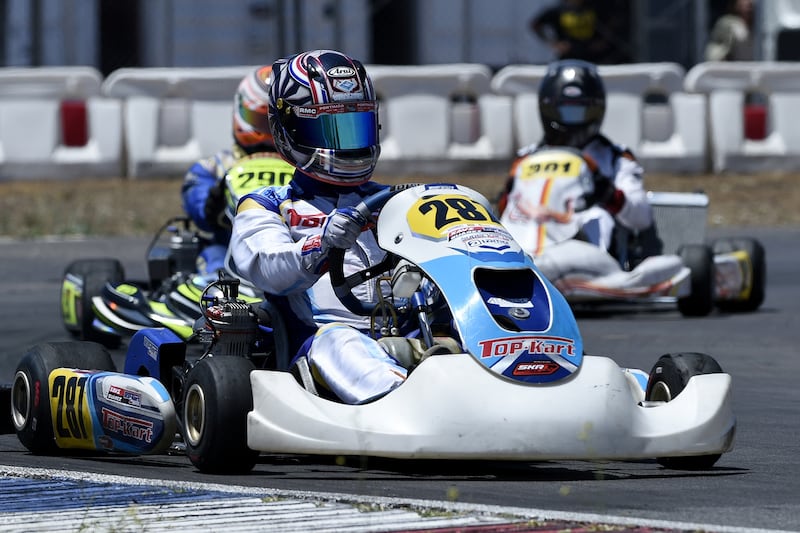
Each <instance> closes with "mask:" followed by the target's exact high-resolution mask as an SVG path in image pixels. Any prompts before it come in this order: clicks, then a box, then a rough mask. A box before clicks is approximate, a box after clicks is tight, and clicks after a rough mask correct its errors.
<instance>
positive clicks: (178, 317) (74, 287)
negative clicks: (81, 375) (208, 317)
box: [61, 156, 292, 348]
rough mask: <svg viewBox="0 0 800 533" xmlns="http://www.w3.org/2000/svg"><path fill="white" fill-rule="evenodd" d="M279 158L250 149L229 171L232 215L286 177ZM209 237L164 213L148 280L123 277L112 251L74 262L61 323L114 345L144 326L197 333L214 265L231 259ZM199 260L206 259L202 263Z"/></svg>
mask: <svg viewBox="0 0 800 533" xmlns="http://www.w3.org/2000/svg"><path fill="white" fill-rule="evenodd" d="M275 161H276V159H275V158H254V157H252V156H251V157H248V158H245V159H242V160H240V161H238V162H237V163H236V164H235V165H234V166H233V167H232V168H231V169H230V170H229V171H228V172H227V174H226V175H225V178H224V180H223V183H222V185H223V193H224V197H225V203H226V208H225V216H226V217H227V218H228V219H230V220H232V218H233V214H234V212H235V209H236V205H237V203H238V201H239V198H241V197H242V196H244V195H245V194H247V193H249V192H251V191H253V190H256V189H258V188H261V187H265V186H269V185H282V184H285V183H288V181H289V180H290V179H291V177H292V176H291V174H290V173H286V172H279V171H277V170H276V164H275ZM281 164H284V163H282V162H281ZM209 242H210V241H209V239H208V237H207V236H206V235H204V232H202V231H200V230H199V229H198V228H197V227H196V226H195V225H194V224H193V223H192V221H191V219H189V218H188V217H185V216H178V217H173V218H170V219H169V220H167V222H166V223H165V224H164V225H163V226H162V227H161V228H160V229H159V230H158V231H157V232H156V234H155V236H154V237H153V239H152V240H151V241H150V244H149V245H148V247H147V251H146V260H147V278H148V279H147V280H130V279H126V278H125V270H124V267H123V265H122V263H121V262H120V261H119V260H117V259H113V258H89V259H78V260H76V261H74V262H72V263H70V264H69V265H68V266H67V267H66V268H65V270H64V275H63V278H62V282H61V317H62V322H63V324H64V327H65V328H66V330H67V331H68V332H70V333H71V334H72V335H74V336H75V337H77V338H79V339H82V340H90V341H95V342H99V343H101V344H103V345H105V346H107V347H110V348H115V347H117V346H119V345H120V343H121V342H122V340H123V339H126V338H128V337H130V336H131V335H133V334H134V333H135V332H136V331H138V330H140V329H142V328H146V327H159V326H162V327H167V328H170V329H171V330H172V331H174V332H175V333H176V334H177V335H179V336H180V337H181V338H183V339H188V338H190V337H192V335H193V328H194V322H195V320H197V319H198V318H200V316H201V314H200V311H199V301H200V300H199V298H200V295H201V294H202V293H203V291H204V290H205V288H206V287H207V286H208V284H209V283H210V282H211V281H213V280H214V279H216V277H217V274H216V271H217V270H219V269H225V265H226V260H227V258H226V257H225V252H226V250H220V248H222V247H221V245H212V246H209ZM198 262H201V263H203V266H202V268H201V269H199V265H198ZM199 270H201V271H202V272H200V271H199ZM239 293H240V297H242V298H247V299H248V301H252V302H256V301H260V300H261V296H260V295H259V293H258V291H256V290H255V289H254V288H252V287H250V286H248V285H247V284H246V283H244V284H242V286H241V288H240V291H239Z"/></svg>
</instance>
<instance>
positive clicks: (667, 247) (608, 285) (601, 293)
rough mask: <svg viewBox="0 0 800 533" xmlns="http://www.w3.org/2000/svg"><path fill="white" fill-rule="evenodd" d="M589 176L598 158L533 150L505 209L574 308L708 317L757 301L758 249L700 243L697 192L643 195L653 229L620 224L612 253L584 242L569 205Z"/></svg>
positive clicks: (589, 183) (752, 243) (576, 202)
mask: <svg viewBox="0 0 800 533" xmlns="http://www.w3.org/2000/svg"><path fill="white" fill-rule="evenodd" d="M595 173H596V164H594V163H593V161H591V158H589V159H588V160H587V158H586V157H585V156H584V155H583V154H581V153H580V152H578V151H576V150H572V149H567V148H545V149H542V150H539V151H537V152H535V153H533V154H531V155H529V156H527V157H526V158H525V159H524V160H523V161H522V162H521V163H520V164H519V165H518V166H517V174H516V176H515V182H514V189H513V191H512V193H511V194H510V195H509V198H508V202H507V206H506V208H505V210H504V211H503V213H502V216H501V222H502V223H503V224H504V225H505V226H506V228H508V230H509V232H511V234H512V235H513V236H514V238H515V239H516V240H517V241H518V242H519V243H520V244H521V246H522V247H523V249H524V250H526V251H527V252H528V253H530V254H531V255H532V256H534V260H535V262H536V264H537V266H538V267H539V269H540V270H541V271H542V272H543V273H544V274H545V276H547V277H548V278H549V279H550V281H552V282H553V283H554V284H555V285H556V287H557V288H558V289H559V290H560V291H561V293H562V294H564V296H565V297H566V299H567V300H568V301H569V302H570V304H572V305H573V307H574V308H575V309H576V310H583V309H587V308H588V309H594V310H596V309H598V308H602V307H608V306H616V307H621V306H628V307H630V306H633V307H645V306H649V307H672V308H674V307H675V306H677V308H678V310H679V311H680V312H681V314H683V315H684V316H705V315H708V314H709V313H711V311H712V310H713V309H714V307H715V306H716V307H717V308H719V309H720V310H723V311H753V310H755V309H757V308H758V307H759V306H760V305H761V303H762V302H763V300H764V287H765V284H766V280H765V272H766V266H765V254H764V248H763V246H762V245H761V244H760V243H759V242H758V241H757V240H756V239H753V238H749V237H736V238H725V239H717V240H715V241H713V242H711V243H710V244H709V243H706V242H705V241H704V236H705V229H706V228H705V224H706V221H705V215H706V207H707V205H708V197H707V196H706V195H705V194H703V193H664V192H649V193H648V201H649V202H650V204H651V207H652V208H653V211H654V218H655V219H656V222H655V224H654V225H653V226H651V227H650V228H648V229H646V230H644V231H641V232H638V233H634V232H632V231H630V230H627V229H625V228H624V227H622V226H621V225H619V224H617V226H616V228H615V229H614V234H613V239H612V243H611V246H610V247H609V249H608V250H606V249H604V248H601V247H599V246H595V245H594V244H591V243H590V242H587V241H589V240H590V239H587V238H586V235H585V233H586V232H587V229H586V227H585V226H582V225H581V224H582V222H581V221H580V220H579V219H580V214H579V213H578V212H576V210H575V208H576V206H580V205H581V202H580V199H581V198H582V197H585V196H586V193H590V192H591V191H592V190H593V187H594V183H595V180H594V178H595ZM578 209H581V208H580V207H578ZM664 252H669V253H664Z"/></svg>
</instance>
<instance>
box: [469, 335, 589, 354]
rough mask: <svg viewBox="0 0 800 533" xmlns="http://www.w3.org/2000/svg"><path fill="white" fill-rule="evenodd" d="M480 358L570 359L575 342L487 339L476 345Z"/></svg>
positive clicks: (545, 338) (562, 339) (539, 338)
mask: <svg viewBox="0 0 800 533" xmlns="http://www.w3.org/2000/svg"><path fill="white" fill-rule="evenodd" d="M478 344H479V345H480V347H481V358H489V357H518V356H520V355H522V354H524V353H526V352H527V353H528V354H530V355H553V356H556V355H557V356H562V357H572V356H574V355H575V341H574V340H572V339H568V338H566V337H552V336H529V337H506V338H502V339H489V340H485V341H480V342H479V343H478Z"/></svg>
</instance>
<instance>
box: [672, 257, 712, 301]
mask: <svg viewBox="0 0 800 533" xmlns="http://www.w3.org/2000/svg"><path fill="white" fill-rule="evenodd" d="M678 255H679V256H680V258H681V260H682V261H683V264H684V265H686V266H687V267H688V268H689V270H690V271H691V274H689V279H690V284H691V292H690V293H689V295H688V296H685V297H683V298H679V299H678V311H680V312H681V314H682V315H683V316H706V315H708V314H709V313H711V311H712V310H713V309H714V253H713V252H712V250H711V247H710V246H707V245H705V244H684V245H683V246H681V247H680V248H679V249H678Z"/></svg>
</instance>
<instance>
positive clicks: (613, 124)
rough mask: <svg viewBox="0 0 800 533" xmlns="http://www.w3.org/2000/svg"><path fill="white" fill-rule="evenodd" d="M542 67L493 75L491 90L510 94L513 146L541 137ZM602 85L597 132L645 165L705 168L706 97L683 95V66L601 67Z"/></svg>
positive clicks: (517, 68)
mask: <svg viewBox="0 0 800 533" xmlns="http://www.w3.org/2000/svg"><path fill="white" fill-rule="evenodd" d="M546 71H547V67H546V66H544V65H509V66H507V67H504V68H502V69H500V70H499V71H498V72H497V73H496V74H495V75H494V77H493V78H492V90H493V91H494V92H495V93H497V94H506V95H509V96H511V97H513V98H514V126H513V129H514V135H515V141H516V145H517V146H518V147H520V146H526V145H528V144H532V143H536V142H538V141H539V139H540V138H541V136H542V126H541V123H540V121H539V102H538V96H537V89H538V87H539V83H540V82H541V79H542V78H543V77H544V75H545V73H546ZM598 71H599V73H600V75H601V76H602V78H603V82H604V85H605V88H606V93H607V98H606V115H605V120H604V122H603V127H602V132H603V133H604V134H606V135H607V136H608V137H609V138H611V139H613V140H614V141H616V142H619V143H622V144H625V145H627V146H628V147H629V148H631V150H633V152H634V153H635V154H636V156H637V158H639V159H640V160H641V161H642V164H643V165H644V166H645V168H646V169H648V170H652V171H670V172H686V173H694V172H702V171H703V170H705V168H706V158H707V154H706V152H707V150H706V134H705V129H704V128H705V123H704V121H703V120H698V117H703V116H704V114H705V99H704V98H703V97H702V96H700V95H694V94H692V95H690V94H685V93H683V78H684V69H683V67H681V66H680V65H677V64H675V63H635V64H631V65H601V66H600V67H598Z"/></svg>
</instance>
